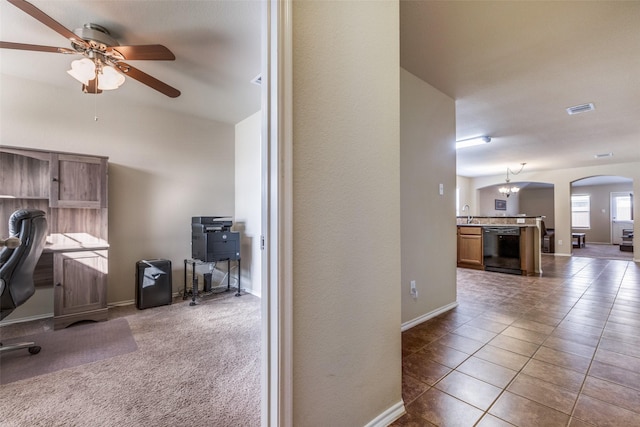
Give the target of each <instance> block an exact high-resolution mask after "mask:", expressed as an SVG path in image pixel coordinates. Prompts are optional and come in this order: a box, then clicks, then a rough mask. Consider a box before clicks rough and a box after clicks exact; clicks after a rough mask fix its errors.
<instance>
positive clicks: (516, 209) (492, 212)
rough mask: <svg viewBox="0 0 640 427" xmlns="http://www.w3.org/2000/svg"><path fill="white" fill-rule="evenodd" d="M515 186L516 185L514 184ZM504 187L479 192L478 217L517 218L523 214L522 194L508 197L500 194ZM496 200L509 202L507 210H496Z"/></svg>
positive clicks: (488, 188) (493, 187) (486, 188)
mask: <svg viewBox="0 0 640 427" xmlns="http://www.w3.org/2000/svg"><path fill="white" fill-rule="evenodd" d="M512 185H514V183H512ZM500 187H502V185H496V186H491V187H485V188H481V189H479V190H478V201H479V203H478V206H479V208H478V211H479V215H478V216H516V215H518V214H520V213H521V209H520V193H515V194H511V195H510V196H509V197H506V196H504V195H502V194H500V193H499V192H498V188H500ZM496 200H504V201H506V202H507V210H505V211H503V210H496V208H495V207H496Z"/></svg>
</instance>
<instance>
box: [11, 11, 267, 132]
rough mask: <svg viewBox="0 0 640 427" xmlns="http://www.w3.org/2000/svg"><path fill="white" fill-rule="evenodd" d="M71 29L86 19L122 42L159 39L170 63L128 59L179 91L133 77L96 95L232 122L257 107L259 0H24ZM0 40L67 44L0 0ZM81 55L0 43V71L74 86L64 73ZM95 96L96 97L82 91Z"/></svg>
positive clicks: (76, 86) (51, 44) (77, 87)
mask: <svg viewBox="0 0 640 427" xmlns="http://www.w3.org/2000/svg"><path fill="white" fill-rule="evenodd" d="M29 2H30V3H31V4H33V5H35V6H36V7H37V8H38V9H40V10H42V11H43V12H44V13H46V14H47V15H49V17H51V18H53V19H54V20H56V21H58V22H59V23H60V24H62V25H63V26H64V27H66V28H67V29H69V30H71V31H73V30H74V29H76V28H79V27H82V25H83V24H85V23H94V24H99V25H102V26H103V27H105V28H107V29H108V30H109V31H110V33H111V35H112V36H113V37H114V38H116V39H117V40H118V41H119V43H120V44H121V45H143V44H162V45H164V46H166V47H167V48H169V50H171V51H172V52H173V53H174V55H175V56H176V60H175V61H127V63H130V64H131V65H133V66H134V67H136V68H138V69H140V70H141V71H143V72H145V73H147V74H150V75H152V76H153V77H155V78H157V79H159V80H161V81H163V82H165V83H167V84H169V85H170V86H173V87H175V88H177V89H178V90H180V91H181V92H182V94H181V95H180V97H178V98H175V99H172V98H169V97H167V96H165V95H163V94H161V93H160V92H157V91H155V90H154V89H151V88H149V87H147V86H145V85H143V84H141V83H139V82H138V81H136V80H133V79H127V81H126V82H125V84H124V85H123V86H122V87H120V88H119V89H118V90H116V91H113V92H108V93H103V94H101V95H98V96H118V97H122V98H123V99H127V98H135V99H136V101H137V102H142V103H146V104H150V105H151V106H153V107H156V108H162V109H168V110H173V111H181V112H184V113H186V114H193V115H195V116H199V117H204V118H210V119H213V120H217V121H222V122H225V123H233V124H235V123H237V122H239V121H241V120H243V119H245V118H246V117H248V116H250V115H251V114H253V113H255V112H256V111H258V110H259V109H260V87H259V86H257V85H255V84H252V83H251V80H252V79H253V78H255V77H256V76H257V75H259V74H260V61H261V53H260V51H261V44H260V43H261V42H260V34H261V29H260V25H261V20H260V14H261V4H260V2H259V1H244V0H242V1H233V0H229V1H194V0H183V1H136V0H133V1H131V0H98V1H94V0H91V1H86V0H84V1H78V0H64V1H51V0H30V1H29ZM0 40H2V41H9V42H16V43H29V44H41V45H46V46H55V47H65V48H70V47H71V46H70V43H69V42H68V40H67V39H66V38H64V37H63V36H61V35H60V34H58V33H56V32H55V31H53V30H51V29H50V28H48V27H46V26H45V25H43V24H41V23H40V22H39V21H37V20H36V19H34V18H32V17H31V16H29V15H27V14H26V13H24V12H22V11H21V10H20V9H18V8H16V7H14V6H13V5H11V4H10V3H8V2H7V1H6V0H0ZM79 58H80V56H77V57H76V56H74V55H72V56H69V55H62V54H57V53H44V52H28V51H18V50H11V49H0V72H1V73H2V74H8V75H13V76H21V77H23V78H25V79H27V80H31V81H37V82H43V83H46V84H50V85H55V86H59V87H64V88H68V89H69V90H77V91H80V90H81V87H80V86H81V85H80V84H79V83H78V82H77V81H76V80H74V79H73V78H72V77H70V76H69V75H68V74H67V73H66V71H67V70H68V69H69V68H70V67H69V64H70V63H71V61H72V60H74V59H79ZM86 96H95V95H86Z"/></svg>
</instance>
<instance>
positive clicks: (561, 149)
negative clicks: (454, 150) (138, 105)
mask: <svg viewBox="0 0 640 427" xmlns="http://www.w3.org/2000/svg"><path fill="white" fill-rule="evenodd" d="M31 3H32V4H34V5H35V6H36V7H38V8H39V9H41V10H42V11H43V12H45V13H46V14H48V15H49V16H50V17H52V18H53V19H55V20H56V21H58V22H59V23H61V24H62V25H64V26H65V27H67V28H68V29H70V30H73V29H75V28H78V27H81V26H82V25H83V24H85V23H88V22H91V23H96V24H99V25H102V26H104V27H106V28H108V29H109V30H110V31H111V33H112V35H113V36H114V37H115V38H116V39H118V40H119V42H120V44H156V43H157V44H163V45H165V46H166V47H168V48H169V49H170V50H171V51H172V52H173V53H174V54H175V56H176V60H175V61H128V62H130V63H131V65H133V66H135V67H137V68H139V69H140V70H142V71H144V72H146V73H148V74H151V75H152V76H154V77H156V78H158V79H160V80H162V81H164V82H165V83H167V84H169V85H171V86H173V87H175V88H177V89H179V90H180V91H181V92H182V95H181V96H180V97H178V98H175V99H171V98H168V97H166V96H164V95H162V94H160V93H159V92H156V91H155V90H153V89H151V88H148V87H147V86H144V85H142V84H141V83H139V82H137V81H135V80H132V79H127V82H126V83H125V84H124V85H123V86H122V87H121V88H119V89H118V90H117V91H114V92H110V93H103V94H102V95H99V96H118V97H122V98H123V99H127V98H135V99H136V101H137V102H143V103H147V104H150V105H152V106H154V107H157V108H162V109H168V110H174V111H180V112H184V113H186V114H193V115H196V116H201V117H205V118H210V119H213V120H218V121H222V122H227V123H237V122H238V121H240V120H242V119H244V118H246V117H248V116H249V115H251V114H253V113H254V112H256V111H258V110H259V108H260V88H259V86H256V85H254V84H252V83H250V81H251V80H252V79H253V78H254V77H256V76H257V75H258V74H259V73H260V59H261V53H260V47H261V44H260V43H261V42H260V31H261V30H260V25H261V22H260V13H261V3H260V1H246V0H217V1H215V0H214V1H196V0H166V1H137V0H98V1H93V0H91V1H87V0H82V1H80V0H64V1H51V0H31ZM362 4H363V8H364V7H366V2H364V3H362ZM638 22H640V2H638V1H631V2H609V1H607V2H604V1H598V2H573V1H572V2H534V1H406V0H402V1H401V2H400V31H401V33H400V41H401V48H400V51H401V52H400V53H401V55H400V62H401V65H402V67H404V68H405V69H406V70H408V71H409V72H411V73H413V74H415V75H416V76H418V77H420V78H421V79H423V80H424V81H426V82H428V83H430V84H431V85H432V86H434V87H436V88H437V89H439V90H440V91H442V92H444V93H445V94H447V95H449V96H450V97H452V98H454V99H455V100H456V111H457V113H456V114H457V120H456V123H457V124H456V127H457V137H458V139H464V138H467V137H472V136H476V135H489V136H491V137H492V138H493V140H492V142H491V143H489V144H484V145H482V146H479V147H472V148H467V149H464V150H460V151H458V165H457V168H458V174H460V175H463V176H470V177H474V176H486V175H496V174H504V173H505V172H506V168H507V167H510V168H511V169H512V170H517V169H518V168H519V165H520V163H522V162H526V163H527V166H526V171H535V170H545V169H554V168H568V167H582V166H590V165H597V164H603V163H616V162H637V161H640V120H639V119H638V118H639V117H640V30H638ZM0 40H3V41H11V42H18V43H32V44H43V45H47V46H60V47H69V43H68V41H67V40H66V39H65V38H64V37H62V36H61V35H59V34H58V33H56V32H54V31H53V30H51V29H49V28H47V27H45V26H44V25H43V24H41V23H40V22H38V21H36V20H35V19H33V18H32V17H30V16H28V15H26V14H25V13H24V12H22V11H20V10H19V9H17V8H16V7H14V6H13V5H11V4H9V3H8V2H6V1H5V0H0ZM72 59H75V58H73V57H70V56H68V55H61V54H54V53H42V52H25V51H15V50H10V49H0V72H1V73H2V74H8V75H13V76H22V77H23V78H25V79H28V80H33V81H37V82H43V83H46V84H50V85H55V86H58V87H63V88H68V89H69V90H77V91H80V85H79V84H78V83H77V82H76V81H75V80H74V79H73V78H71V77H70V76H68V75H67V73H66V70H67V69H68V68H69V63H70V62H71V60H72ZM86 96H94V95H86ZM587 102H593V103H594V104H595V107H596V109H595V111H592V112H587V113H583V114H580V115H575V116H569V115H568V114H567V113H566V111H565V109H566V108H567V107H569V106H573V105H577V104H583V103H587ZM608 152H613V157H610V158H605V159H595V158H594V155H595V154H600V153H608Z"/></svg>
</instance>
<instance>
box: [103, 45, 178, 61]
mask: <svg viewBox="0 0 640 427" xmlns="http://www.w3.org/2000/svg"><path fill="white" fill-rule="evenodd" d="M110 51H116V52H117V53H119V54H120V55H121V56H122V59H126V60H138V59H139V60H160V61H173V60H175V59H176V57H175V55H174V54H173V53H172V52H171V51H170V50H169V49H167V48H166V47H164V46H162V45H161V44H147V45H140V46H112V47H108V48H107V52H110Z"/></svg>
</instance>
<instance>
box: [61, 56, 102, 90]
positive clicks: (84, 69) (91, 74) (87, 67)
mask: <svg viewBox="0 0 640 427" xmlns="http://www.w3.org/2000/svg"><path fill="white" fill-rule="evenodd" d="M67 73H68V74H69V75H70V76H71V77H73V78H74V79H76V80H77V81H79V82H80V83H82V84H84V85H86V84H88V83H89V80H93V79H94V78H95V77H96V64H95V63H94V62H93V61H92V60H90V59H89V58H82V59H77V60H75V61H72V62H71V69H70V70H68V71H67Z"/></svg>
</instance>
